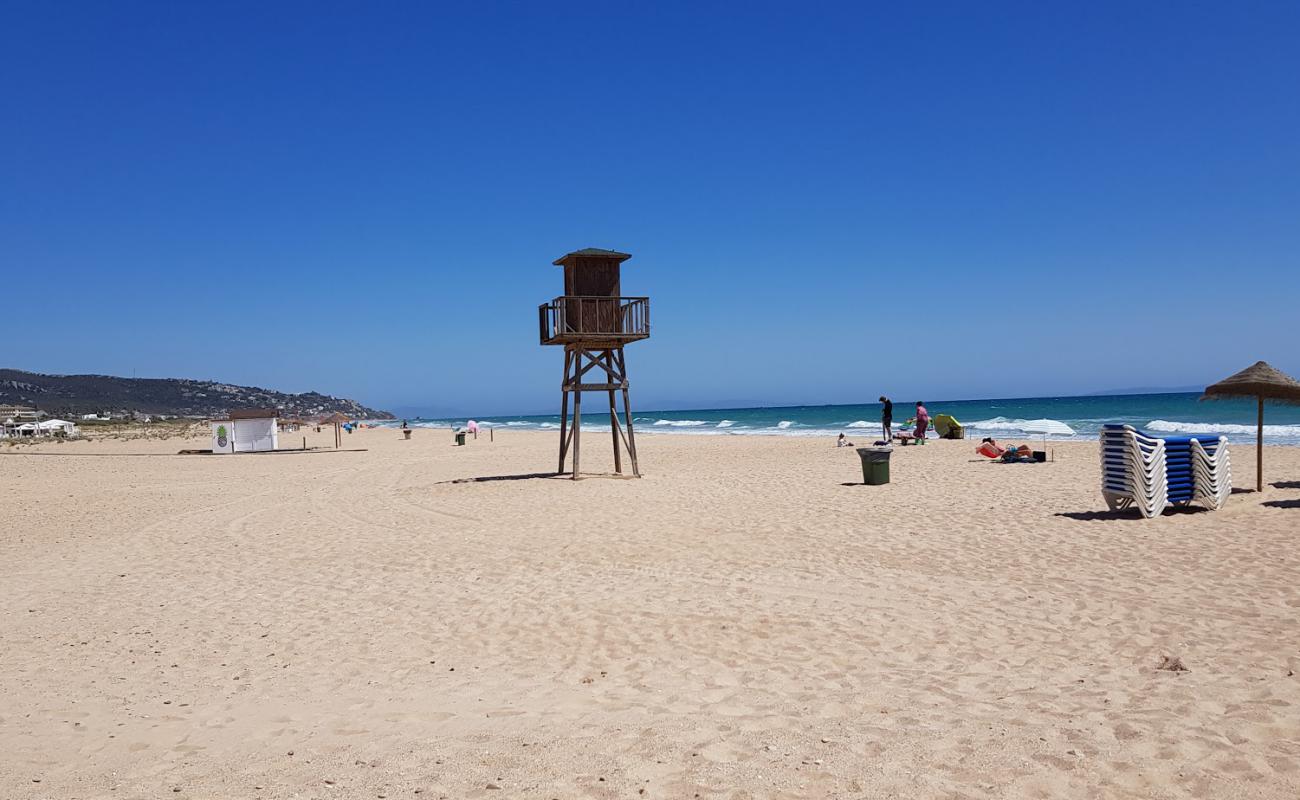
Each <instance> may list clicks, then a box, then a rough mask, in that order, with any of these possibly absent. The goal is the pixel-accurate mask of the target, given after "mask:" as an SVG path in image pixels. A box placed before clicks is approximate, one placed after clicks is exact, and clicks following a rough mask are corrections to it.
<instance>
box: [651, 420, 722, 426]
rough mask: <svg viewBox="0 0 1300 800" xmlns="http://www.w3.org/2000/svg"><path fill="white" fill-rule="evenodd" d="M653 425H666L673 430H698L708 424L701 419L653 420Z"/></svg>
mask: <svg viewBox="0 0 1300 800" xmlns="http://www.w3.org/2000/svg"><path fill="white" fill-rule="evenodd" d="M655 424H656V425H668V426H669V427H673V428H698V427H700V426H701V425H708V424H709V423H708V422H706V421H704V420H702V419H660V420H655Z"/></svg>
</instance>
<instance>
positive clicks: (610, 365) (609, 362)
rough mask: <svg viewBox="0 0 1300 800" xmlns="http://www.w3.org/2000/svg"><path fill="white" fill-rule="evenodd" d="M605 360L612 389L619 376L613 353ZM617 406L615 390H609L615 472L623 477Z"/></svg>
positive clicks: (610, 427) (607, 355)
mask: <svg viewBox="0 0 1300 800" xmlns="http://www.w3.org/2000/svg"><path fill="white" fill-rule="evenodd" d="M604 358H605V372H607V373H609V381H610V386H611V387H612V386H613V385H614V376H615V375H616V374H617V373H616V372H615V370H614V353H613V351H610V350H606V351H605V354H604ZM616 406H617V401H616V400H615V395H614V390H613V389H612V388H611V389H610V390H609V435H610V436H611V437H612V438H613V440H614V471H615V472H617V473H618V474H619V475H622V474H623V458H622V456H621V455H620V453H619V450H620V448H619V446H618V437H619V430H618V408H617V407H616Z"/></svg>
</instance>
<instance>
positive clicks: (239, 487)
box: [0, 430, 1300, 798]
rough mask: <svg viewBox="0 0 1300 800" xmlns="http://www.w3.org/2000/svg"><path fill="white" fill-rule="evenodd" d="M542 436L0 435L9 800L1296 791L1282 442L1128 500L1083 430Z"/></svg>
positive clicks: (1291, 533)
mask: <svg viewBox="0 0 1300 800" xmlns="http://www.w3.org/2000/svg"><path fill="white" fill-rule="evenodd" d="M300 436H301V434H286V435H285V437H284V439H283V440H282V443H287V442H291V441H292V442H295V443H297V442H300V438H299V437H300ZM556 438H557V437H556V435H549V434H541V433H516V432H506V433H502V434H501V435H498V436H497V438H496V441H495V443H489V442H488V441H487V438H486V436H480V437H479V439H478V440H477V441H471V442H470V443H469V445H468V446H466V447H463V448H455V447H452V446H450V445H451V436H450V434H449V433H448V432H447V431H445V430H439V431H432V430H418V431H416V432H415V436H414V438H413V439H412V440H411V441H409V442H408V441H402V440H401V436H400V434H399V433H398V432H396V431H392V430H365V431H361V432H359V433H357V434H353V435H350V436H344V444H345V445H346V446H347V447H351V448H361V447H364V448H368V450H367V451H366V452H313V453H303V454H275V455H248V456H174V455H164V454H166V453H174V452H175V451H176V450H177V449H179V448H180V447H181V446H184V445H185V443H182V442H179V441H170V442H157V441H133V442H93V443H72V444H65V445H62V446H53V445H50V446H43V447H40V448H35V449H22V450H20V451H18V452H21V453H22V454H20V455H0V485H2V486H3V503H0V531H2V533H0V578H2V586H3V614H2V615H0V662H2V669H0V797H4V798H38V797H39V798H44V797H50V798H74V797H76V798H80V797H111V798H132V797H141V798H144V797H148V798H156V797H204V798H217V797H241V798H246V797H267V798H271V797H303V798H306V797H325V798H329V797H337V798H354V797H355V798H364V797H391V798H397V797H420V798H424V797H431V798H436V797H447V798H474V797H488V798H497V797H536V798H550V797H562V798H569V797H598V798H616V797H617V798H629V797H631V798H636V797H659V798H693V797H702V798H766V797H809V798H820V797H909V798H910V797H970V798H978V797H1134V798H1137V797H1141V798H1165V797H1203V798H1260V797H1278V798H1295V797H1297V796H1300V675H1296V674H1295V673H1297V672H1300V625H1298V624H1297V617H1300V587H1298V586H1297V579H1298V578H1300V565H1298V562H1297V544H1298V542H1300V482H1298V481H1300V449H1286V448H1268V451H1267V461H1266V468H1267V469H1268V476H1269V478H1270V479H1271V480H1274V481H1278V482H1280V485H1278V486H1276V487H1270V488H1267V489H1266V490H1265V492H1264V494H1263V495H1262V496H1261V495H1259V494H1254V493H1239V494H1236V495H1234V496H1233V497H1232V499H1231V501H1230V503H1229V505H1228V507H1227V508H1226V509H1225V510H1223V511H1219V512H1185V513H1177V514H1170V515H1167V516H1165V517H1162V518H1160V519H1156V520H1151V521H1146V520H1141V519H1137V518H1136V517H1134V516H1130V515H1120V516H1116V515H1112V514H1109V513H1107V512H1106V511H1105V504H1104V503H1103V502H1102V499H1101V496H1100V494H1099V492H1098V488H1097V486H1098V468H1097V454H1096V449H1097V448H1096V444H1095V443H1079V444H1063V445H1055V446H1053V449H1054V450H1055V453H1056V457H1057V461H1056V462H1055V463H1048V464H1043V465H1032V466H1031V465H994V464H989V463H980V462H978V461H975V460H974V459H975V458H976V457H975V456H974V454H973V452H972V450H973V446H974V443H973V442H931V443H930V444H928V445H926V446H925V447H924V448H918V447H909V448H906V449H896V450H895V451H894V456H893V483H892V484H890V485H888V486H883V487H867V486H863V485H861V471H860V468H859V465H858V460H857V455H856V453H854V452H853V451H852V450H848V449H843V450H837V449H836V448H834V447H833V446H831V443H830V442H829V441H826V440H801V439H787V438H765V437H754V438H745V437H692V436H680V435H660V436H649V435H643V436H642V437H641V438H640V440H639V443H640V445H641V447H642V469H643V471H644V472H645V473H646V477H645V478H644V479H643V480H640V481H635V480H619V479H613V478H592V479H588V480H584V481H581V482H578V483H576V484H575V483H572V482H569V481H567V480H560V479H556V478H553V477H545V476H544V475H542V476H538V475H537V473H545V472H546V471H547V470H548V469H554V466H555V451H556V444H557V442H556ZM308 439H309V444H318V445H324V444H326V443H331V442H332V434H330V433H322V434H315V433H314V432H313V433H309V434H308ZM583 444H584V449H585V450H586V452H585V454H584V455H585V457H586V463H587V466H588V467H589V468H591V469H593V470H608V469H610V466H611V464H610V462H611V458H610V455H609V450H610V445H609V434H608V433H605V434H597V433H588V435H587V436H586V438H585V441H584V443H583ZM189 446H193V445H189ZM38 452H47V453H52V454H55V455H37V454H35V453H38ZM127 453H154V454H156V455H127ZM82 454H84V455H82ZM1233 465H1234V474H1235V477H1236V484H1237V486H1239V487H1246V486H1253V485H1254V482H1255V481H1254V476H1255V473H1254V451H1253V449H1252V448H1249V447H1234V448H1233ZM464 478H481V479H483V480H480V481H477V482H454V481H455V480H456V479H464ZM1266 503H1267V504H1266ZM1166 657H1167V658H1170V659H1179V660H1181V663H1182V665H1184V666H1185V667H1186V671H1171V670H1167V669H1166V670H1161V669H1157V666H1158V665H1159V664H1160V663H1161V662H1162V660H1163V659H1165V658H1166ZM417 793H418V794H417Z"/></svg>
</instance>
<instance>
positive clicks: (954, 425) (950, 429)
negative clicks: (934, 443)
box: [934, 414, 966, 439]
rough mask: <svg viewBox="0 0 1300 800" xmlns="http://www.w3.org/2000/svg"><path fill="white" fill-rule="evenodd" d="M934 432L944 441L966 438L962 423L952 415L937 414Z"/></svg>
mask: <svg viewBox="0 0 1300 800" xmlns="http://www.w3.org/2000/svg"><path fill="white" fill-rule="evenodd" d="M934 430H935V433H937V434H939V436H940V437H941V438H944V439H964V438H966V433H965V430H964V429H963V428H962V426H961V423H960V422H958V421H957V419H956V418H955V417H953V416H952V415H951V414H935V415H934Z"/></svg>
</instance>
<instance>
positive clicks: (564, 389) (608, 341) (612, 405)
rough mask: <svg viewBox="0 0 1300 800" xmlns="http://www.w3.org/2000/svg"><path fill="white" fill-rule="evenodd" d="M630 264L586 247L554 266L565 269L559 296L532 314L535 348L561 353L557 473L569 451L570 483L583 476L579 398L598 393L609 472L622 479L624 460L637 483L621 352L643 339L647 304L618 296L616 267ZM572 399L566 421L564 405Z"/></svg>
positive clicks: (623, 257) (608, 252) (647, 323)
mask: <svg viewBox="0 0 1300 800" xmlns="http://www.w3.org/2000/svg"><path fill="white" fill-rule="evenodd" d="M629 258H631V256H630V255H628V254H627V253H619V252H617V251H614V250H598V249H594V248H589V249H586V250H578V251H576V252H573V253H569V254H568V255H566V256H563V257H561V258H559V259H557V260H556V261H555V262H554V263H555V264H556V266H561V267H564V294H563V295H561V296H559V297H557V298H555V299H554V300H552V301H551V302H549V303H543V304H542V305H541V306H540V307H538V309H537V313H538V327H539V332H540V335H541V343H542V344H544V345H563V346H564V378H563V380H562V382H561V383H560V459H559V466H558V467H557V469H556V474H562V473H563V472H564V471H565V470H564V463H565V459H566V458H567V457H568V455H569V452H570V451H572V452H573V479H574V480H577V479H578V478H579V477H580V475H581V472H582V467H581V452H582V451H581V447H582V393H583V392H601V393H603V394H604V395H605V396H606V398H607V399H608V401H609V425H610V439H611V441H612V443H613V445H614V471H615V472H616V473H619V474H620V475H621V474H622V473H623V454H622V449H621V448H620V443H621V446H622V448H625V449H626V450H627V456H628V458H627V461H628V463H629V464H630V465H631V467H632V474H633V475H634V476H635V477H638V478H639V477H641V471H640V468H639V467H638V465H637V458H636V439H635V438H634V436H633V433H632V406H631V403H630V401H629V398H628V380H627V361H626V360H625V359H624V356H623V348H624V346H626V345H627V344H630V343H631V342H636V341H640V340H641V339H648V338H649V337H650V298H648V297H622V296H620V276H619V269H620V265H621V264H622V263H623V262H624V261H626V260H628V259H629ZM593 370H597V372H596V374H597V375H599V374H601V373H604V380H603V381H601V382H599V383H596V382H591V383H588V382H586V381H587V380H590V379H587V378H586V377H585V376H586V375H587V373H588V372H591V371H593ZM619 394H622V397H623V416H624V419H625V420H626V431H624V423H622V422H620V420H619V414H618V396H619ZM570 395H572V397H573V418H572V420H570V418H569V398H570Z"/></svg>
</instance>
